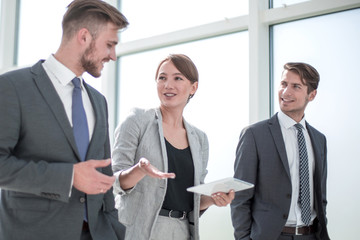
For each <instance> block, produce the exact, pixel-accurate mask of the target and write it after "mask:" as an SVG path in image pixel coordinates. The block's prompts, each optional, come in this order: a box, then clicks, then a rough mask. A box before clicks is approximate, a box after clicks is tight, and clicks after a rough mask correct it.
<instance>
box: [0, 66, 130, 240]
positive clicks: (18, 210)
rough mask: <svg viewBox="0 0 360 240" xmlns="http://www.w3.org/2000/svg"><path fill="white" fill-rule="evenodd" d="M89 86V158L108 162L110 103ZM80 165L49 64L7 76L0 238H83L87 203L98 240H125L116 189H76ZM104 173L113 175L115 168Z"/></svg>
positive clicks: (0, 95) (0, 94)
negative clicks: (93, 192) (93, 120)
mask: <svg viewBox="0 0 360 240" xmlns="http://www.w3.org/2000/svg"><path fill="white" fill-rule="evenodd" d="M84 85H85V87H86V90H87V91H88V94H89V97H90V100H91V103H92V105H93V109H94V112H95V117H96V123H95V128H94V132H93V136H92V139H91V142H90V145H89V149H88V153H87V159H106V158H109V157H110V146H109V135H108V123H107V104H106V100H105V98H104V97H103V96H102V95H101V94H100V93H98V92H97V91H96V90H95V89H93V88H91V87H90V86H88V85H86V84H84ZM79 161H80V158H79V154H78V151H77V147H76V144H75V140H74V136H73V132H72V128H71V125H70V123H69V120H68V118H67V115H66V113H65V109H64V107H63V104H62V102H61V100H60V98H59V96H58V94H57V92H56V90H55V88H54V86H53V85H52V83H51V81H50V79H49V78H48V76H47V75H46V72H45V71H44V69H43V67H42V62H41V61H39V62H38V63H37V64H35V65H34V66H32V67H31V68H25V69H21V70H16V71H13V72H9V73H5V74H3V75H1V76H0V188H1V202H0V239H7V240H12V239H14V240H15V239H16V240H21V239H27V240H32V239H34V240H39V239H52V240H56V239H59V240H69V239H80V233H81V230H82V223H83V216H84V199H85V198H87V207H88V219H89V225H90V231H91V234H92V236H93V239H94V240H96V239H104V240H105V239H106V240H109V239H114V240H115V239H122V238H123V237H124V234H125V233H124V231H125V230H124V226H122V225H121V224H120V223H118V221H117V211H116V209H115V208H114V198H113V194H112V189H111V190H109V191H108V192H107V193H105V194H99V195H87V196H86V195H85V194H84V193H83V192H80V191H78V190H77V189H75V188H72V186H71V179H72V174H73V164H75V163H77V162H79ZM99 171H100V172H103V173H104V174H107V175H112V170H111V167H110V166H109V167H106V168H103V169H99ZM70 190H71V196H69V193H70Z"/></svg>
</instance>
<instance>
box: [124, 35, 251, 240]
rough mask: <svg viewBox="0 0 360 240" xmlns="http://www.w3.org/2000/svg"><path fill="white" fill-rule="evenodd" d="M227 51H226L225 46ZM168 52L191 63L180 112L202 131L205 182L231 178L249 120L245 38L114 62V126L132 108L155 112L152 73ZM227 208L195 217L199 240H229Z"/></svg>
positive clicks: (209, 41)
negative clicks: (190, 85) (189, 90)
mask: <svg viewBox="0 0 360 240" xmlns="http://www.w3.org/2000/svg"><path fill="white" fill-rule="evenodd" d="M229 46H231V47H229ZM169 53H184V54H186V55H188V56H189V57H190V58H191V59H192V60H193V61H194V63H195V64H196V66H197V68H198V71H199V75H200V79H199V88H198V91H197V93H196V94H195V96H194V98H192V99H191V101H190V102H189V104H188V105H187V106H186V108H185V111H184V116H185V118H186V119H187V120H188V121H189V122H190V123H192V124H194V125H195V126H197V127H199V128H200V129H202V130H203V131H205V132H206V133H207V135H208V138H209V143H210V159H209V166H208V170H209V174H208V176H207V177H206V179H205V180H206V182H209V181H211V180H216V179H219V178H222V177H230V176H233V164H234V158H235V149H236V145H237V142H238V138H239V135H240V131H241V129H242V128H243V127H244V126H246V125H248V123H249V122H248V119H249V114H248V112H249V109H248V105H249V91H248V89H249V80H248V79H249V70H248V69H249V64H248V57H249V56H248V55H249V54H248V33H247V32H242V33H236V34H231V35H226V36H222V37H217V38H211V39H207V40H202V41H197V42H192V43H187V44H182V45H179V46H175V47H169V48H164V49H159V50H154V51H149V52H144V53H141V54H134V55H131V56H125V57H122V58H121V60H120V66H121V68H120V79H121V82H120V87H119V105H118V111H119V122H121V121H123V119H124V117H125V116H126V115H127V114H128V112H129V110H130V109H131V108H132V107H142V108H149V107H157V106H159V100H158V96H157V90H156V83H155V71H156V68H157V65H158V63H159V62H160V61H161V60H162V59H163V58H165V57H166V56H167V55H168V54H169ZM229 216H230V210H229V208H228V207H227V208H215V207H214V208H210V209H209V210H208V211H207V213H206V214H205V215H204V216H202V217H201V236H202V238H203V239H232V238H233V229H232V225H231V220H230V217H229Z"/></svg>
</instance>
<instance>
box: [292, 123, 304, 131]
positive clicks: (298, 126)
mask: <svg viewBox="0 0 360 240" xmlns="http://www.w3.org/2000/svg"><path fill="white" fill-rule="evenodd" d="M294 126H295V127H296V129H297V130H298V131H301V130H302V129H303V126H302V125H301V124H300V123H297V124H294Z"/></svg>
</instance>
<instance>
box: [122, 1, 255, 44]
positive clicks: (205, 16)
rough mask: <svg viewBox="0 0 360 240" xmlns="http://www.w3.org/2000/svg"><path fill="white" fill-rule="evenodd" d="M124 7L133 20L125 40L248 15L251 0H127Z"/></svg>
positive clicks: (127, 15)
mask: <svg viewBox="0 0 360 240" xmlns="http://www.w3.org/2000/svg"><path fill="white" fill-rule="evenodd" d="M121 11H122V12H123V13H124V15H125V16H126V17H127V19H128V20H129V22H130V25H129V27H128V29H127V30H126V31H124V33H123V34H122V36H121V41H123V42H125V41H131V40H135V39H139V38H145V37H150V36H154V35H158V34H162V33H165V32H173V31H176V30H180V29H184V28H188V27H194V26H197V25H201V24H205V23H210V22H216V21H221V20H226V19H228V18H233V17H237V16H241V15H246V14H248V0H222V1H221V2H219V1H217V0H196V1H193V0H182V1H169V0H152V1H148V0H123V1H121Z"/></svg>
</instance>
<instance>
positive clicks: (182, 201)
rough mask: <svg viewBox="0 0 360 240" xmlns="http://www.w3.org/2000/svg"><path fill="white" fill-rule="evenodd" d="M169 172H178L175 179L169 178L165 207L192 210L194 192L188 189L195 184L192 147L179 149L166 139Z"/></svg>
mask: <svg viewBox="0 0 360 240" xmlns="http://www.w3.org/2000/svg"><path fill="white" fill-rule="evenodd" d="M165 142H166V151H167V155H168V165H169V167H168V169H169V170H168V172H169V173H170V172H173V173H175V174H176V177H175V179H171V178H169V179H168V185H167V190H166V195H165V200H164V202H163V207H162V208H165V209H168V210H177V211H186V212H191V211H192V210H193V208H194V194H193V193H191V192H188V191H186V189H187V188H188V187H192V186H194V164H193V159H192V156H191V151H190V147H187V148H185V149H177V148H175V147H173V146H172V145H171V144H170V143H169V142H168V141H167V140H166V139H165Z"/></svg>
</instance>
